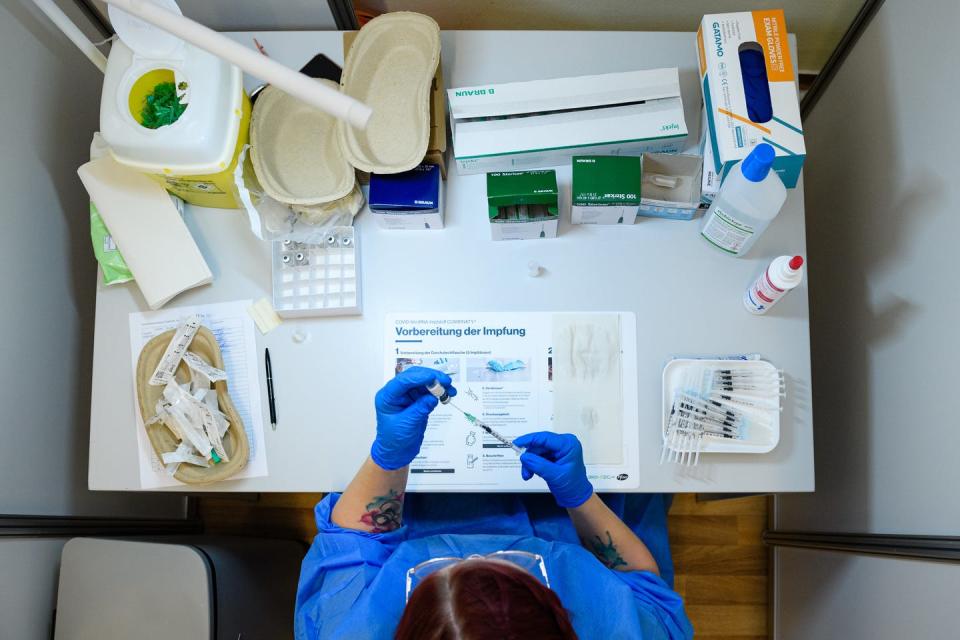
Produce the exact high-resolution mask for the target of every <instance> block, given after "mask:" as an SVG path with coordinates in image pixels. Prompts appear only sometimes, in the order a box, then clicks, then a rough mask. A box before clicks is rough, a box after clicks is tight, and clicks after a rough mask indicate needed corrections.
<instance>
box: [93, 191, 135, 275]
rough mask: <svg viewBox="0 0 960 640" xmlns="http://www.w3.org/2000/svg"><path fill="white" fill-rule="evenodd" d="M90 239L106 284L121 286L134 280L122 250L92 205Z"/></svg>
mask: <svg viewBox="0 0 960 640" xmlns="http://www.w3.org/2000/svg"><path fill="white" fill-rule="evenodd" d="M90 239H91V240H92V241H93V254H94V255H95V256H96V257H97V262H99V263H100V270H101V271H103V283H104V284H120V283H122V282H130V281H131V280H133V274H132V273H130V269H129V268H128V267H127V263H126V262H124V260H123V256H122V255H120V250H119V249H117V245H116V244H114V242H113V238H112V237H111V236H110V232H109V231H108V230H107V225H106V224H104V223H103V218H101V217H100V212H99V211H97V207H96V205H95V204H93V203H92V202H91V203H90Z"/></svg>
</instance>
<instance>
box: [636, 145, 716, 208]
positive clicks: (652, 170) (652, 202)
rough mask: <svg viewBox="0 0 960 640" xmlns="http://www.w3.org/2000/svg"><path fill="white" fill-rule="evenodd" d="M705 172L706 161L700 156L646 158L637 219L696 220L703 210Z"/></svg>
mask: <svg viewBox="0 0 960 640" xmlns="http://www.w3.org/2000/svg"><path fill="white" fill-rule="evenodd" d="M702 171H703V158H701V157H700V156H692V155H682V154H669V153H645V154H643V197H642V198H641V199H640V208H639V210H638V212H637V215H641V216H645V217H647V218H667V219H669V220H693V217H694V216H695V215H696V214H697V210H698V209H699V208H700V183H701V175H700V174H701V172H702ZM666 182H672V183H673V185H668V184H665V183H666Z"/></svg>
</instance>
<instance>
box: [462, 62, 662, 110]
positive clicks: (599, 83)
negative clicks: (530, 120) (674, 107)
mask: <svg viewBox="0 0 960 640" xmlns="http://www.w3.org/2000/svg"><path fill="white" fill-rule="evenodd" d="M447 96H448V99H449V101H450V113H451V115H452V117H453V118H454V120H462V119H469V118H483V117H489V116H497V115H512V114H519V113H538V112H549V111H563V110H567V109H583V108H586V107H597V106H612V105H618V104H628V103H633V102H642V101H646V100H657V99H661V98H679V97H680V80H679V75H678V73H677V69H676V67H673V68H668V69H647V70H643V71H624V72H620V73H604V74H600V75H593V76H575V77H571V78H554V79H549V80H531V81H528V82H509V83H506V84H498V85H492V86H491V85H482V86H476V87H460V88H456V89H448V90H447Z"/></svg>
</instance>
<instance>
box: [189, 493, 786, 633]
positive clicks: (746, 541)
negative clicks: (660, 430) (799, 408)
mask: <svg viewBox="0 0 960 640" xmlns="http://www.w3.org/2000/svg"><path fill="white" fill-rule="evenodd" d="M320 498H321V495H320V494H307V493H286V494H262V495H259V496H224V497H219V496H218V497H202V498H200V500H199V503H200V504H199V510H200V517H201V518H202V519H203V521H204V523H205V529H206V531H207V532H208V533H215V534H228V535H246V536H262V537H273V538H291V539H295V540H302V541H303V542H305V543H307V544H309V543H310V542H311V540H313V536H314V535H315V533H316V527H315V525H314V522H313V506H314V505H315V504H316V503H317V501H319V500H320ZM766 518H767V499H766V498H765V497H763V496H757V497H748V498H736V499H732V500H719V501H710V502H700V501H697V500H696V498H695V497H694V496H693V495H689V494H678V495H677V496H676V498H675V499H674V501H673V507H672V508H671V510H670V521H669V528H670V544H671V548H672V550H673V561H674V565H675V569H676V575H677V579H676V588H677V591H678V592H679V593H680V595H682V596H683V598H684V600H685V602H686V606H687V613H688V614H689V615H690V619H691V620H693V626H694V629H695V630H696V637H697V638H698V639H699V640H721V639H723V640H760V639H761V638H766V637H767V550H766V547H764V546H763V544H762V542H761V540H760V536H761V534H762V533H763V530H764V527H765V526H766Z"/></svg>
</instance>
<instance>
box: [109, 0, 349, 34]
mask: <svg viewBox="0 0 960 640" xmlns="http://www.w3.org/2000/svg"><path fill="white" fill-rule="evenodd" d="M93 4H94V5H95V6H96V7H97V8H98V9H99V10H100V11H101V13H102V15H106V14H107V9H106V3H105V2H103V0H94V1H93ZM177 4H178V5H179V6H180V10H181V11H183V15H185V16H187V17H188V18H191V19H192V20H196V21H197V22H200V23H201V24H204V25H206V26H208V27H210V28H211V29H215V30H217V31H269V30H272V29H276V30H278V31H290V30H315V31H327V30H330V29H336V28H337V25H336V22H335V21H334V19H333V14H332V13H331V12H330V5H329V4H327V0H269V1H267V0H177Z"/></svg>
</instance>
